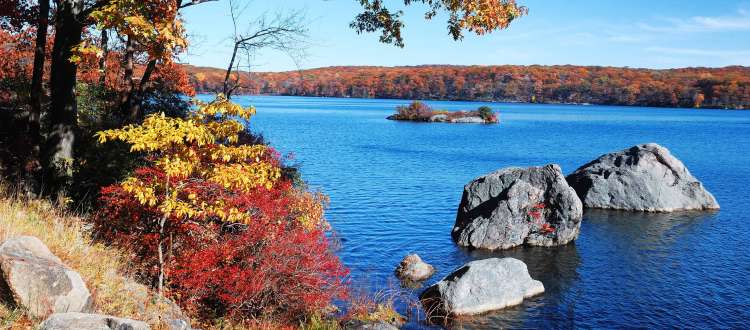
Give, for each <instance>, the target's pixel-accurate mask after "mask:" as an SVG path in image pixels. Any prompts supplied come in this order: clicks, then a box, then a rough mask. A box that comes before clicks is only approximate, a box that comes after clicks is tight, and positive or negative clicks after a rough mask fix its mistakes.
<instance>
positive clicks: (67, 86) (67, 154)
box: [42, 0, 84, 193]
mask: <svg viewBox="0 0 750 330" xmlns="http://www.w3.org/2000/svg"><path fill="white" fill-rule="evenodd" d="M83 4H84V0H61V1H59V3H58V8H57V15H56V17H55V44H54V46H53V48H52V59H51V66H52V68H51V77H50V89H51V105H50V108H51V111H50V114H49V119H50V131H49V134H48V136H47V141H46V142H45V145H44V150H43V152H42V154H43V155H42V166H43V170H44V172H45V178H46V180H45V182H46V183H47V184H49V185H50V186H49V188H50V191H49V192H51V193H59V192H61V191H62V190H63V189H64V187H65V185H66V184H68V183H69V182H70V179H71V177H72V172H71V169H70V166H69V165H70V164H71V162H72V161H73V156H74V154H73V152H74V147H75V142H76V133H77V132H76V131H77V104H76V94H75V88H76V73H77V70H78V67H77V65H76V63H73V62H71V61H70V58H71V56H72V55H73V54H72V49H73V47H74V46H75V45H78V44H79V43H80V42H81V34H82V33H83V21H84V19H82V17H79V15H80V14H81V13H82V11H83Z"/></svg>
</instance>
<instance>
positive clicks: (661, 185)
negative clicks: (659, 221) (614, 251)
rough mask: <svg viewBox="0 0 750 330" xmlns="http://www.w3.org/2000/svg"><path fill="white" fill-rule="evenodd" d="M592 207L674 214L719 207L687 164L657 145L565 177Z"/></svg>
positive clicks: (600, 160) (619, 154) (614, 156)
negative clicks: (678, 211)
mask: <svg viewBox="0 0 750 330" xmlns="http://www.w3.org/2000/svg"><path fill="white" fill-rule="evenodd" d="M567 181H568V183H569V184H570V185H571V186H572V187H573V189H575V190H576V192H577V193H578V196H580V198H581V201H582V202H583V205H584V206H585V207H588V208H600V209H618V210H630V211H649V212H671V211H677V210H709V209H718V208H719V204H718V203H717V202H716V199H715V198H714V196H713V195H712V194H711V193H709V192H708V191H707V190H706V189H705V188H704V187H703V184H701V182H699V181H698V179H696V178H695V177H693V175H691V174H690V172H689V171H688V169H687V168H686V167H685V165H684V164H683V163H682V162H681V161H680V160H679V159H677V158H675V157H674V156H672V154H671V153H670V152H669V150H667V148H664V147H662V146H660V145H658V144H655V143H649V144H641V145H637V146H633V147H630V148H628V149H625V150H622V151H619V152H613V153H609V154H605V155H602V156H600V157H599V158H597V159H595V160H593V161H591V162H590V163H588V164H586V165H583V166H582V167H580V168H579V169H577V170H576V171H575V172H573V173H572V174H570V175H568V177H567Z"/></svg>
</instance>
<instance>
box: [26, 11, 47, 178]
mask: <svg viewBox="0 0 750 330" xmlns="http://www.w3.org/2000/svg"><path fill="white" fill-rule="evenodd" d="M48 26H49V0H42V1H39V17H38V20H37V32H36V45H35V47H34V67H33V71H32V75H31V111H30V112H29V115H28V123H27V125H28V126H27V129H26V133H27V137H28V139H29V145H30V147H31V148H30V150H29V155H30V157H29V159H28V164H27V166H26V169H27V170H26V171H27V172H26V176H27V178H28V180H29V181H30V182H29V183H28V184H29V187H28V188H29V189H30V190H32V191H33V192H37V189H38V188H39V187H37V182H35V181H36V180H34V175H33V173H32V172H34V171H35V170H36V168H37V166H38V165H37V162H38V160H39V144H40V141H41V136H40V124H39V118H40V116H41V113H42V101H43V99H44V87H43V84H42V83H43V81H44V60H45V55H46V49H47V28H48ZM29 165H31V166H29Z"/></svg>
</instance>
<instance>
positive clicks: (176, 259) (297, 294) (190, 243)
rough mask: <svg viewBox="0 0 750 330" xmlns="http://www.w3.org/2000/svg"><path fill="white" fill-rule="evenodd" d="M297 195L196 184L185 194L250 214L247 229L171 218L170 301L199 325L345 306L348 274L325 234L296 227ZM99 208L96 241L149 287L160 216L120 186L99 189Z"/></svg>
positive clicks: (279, 186)
mask: <svg viewBox="0 0 750 330" xmlns="http://www.w3.org/2000/svg"><path fill="white" fill-rule="evenodd" d="M273 157H277V156H273ZM134 176H136V177H138V178H139V179H141V180H144V181H150V180H158V181H162V180H163V176H164V173H162V172H160V171H158V170H156V169H154V168H140V169H138V170H136V172H135V173H134ZM295 189H299V188H295V187H294V186H293V185H292V184H291V183H290V182H288V181H279V182H277V183H276V184H275V185H274V187H273V188H272V189H269V190H267V189H265V188H259V189H256V190H254V191H252V192H250V193H244V194H243V193H237V192H234V191H229V190H226V189H224V188H222V187H220V186H218V185H215V184H210V183H206V182H198V181H195V182H192V183H191V184H190V186H188V187H185V188H183V190H182V191H183V193H185V194H195V195H196V196H197V198H198V199H222V200H224V201H226V204H227V206H226V207H227V208H229V207H234V208H237V209H239V210H241V211H243V212H246V213H248V214H252V221H250V222H249V223H248V224H237V223H234V224H232V223H223V222H221V221H219V220H218V219H213V218H208V219H185V218H181V219H178V218H174V217H171V218H169V219H168V221H167V222H166V226H165V232H166V233H167V234H166V236H168V237H169V238H168V239H167V242H166V246H167V249H166V250H167V256H166V260H167V263H166V266H165V273H166V276H167V280H168V285H167V286H168V288H169V294H170V295H171V296H173V298H174V299H175V300H177V301H178V302H180V303H181V304H182V305H183V307H185V308H187V309H188V310H190V311H193V312H196V315H200V316H201V317H206V318H211V317H229V318H232V319H240V320H242V319H247V318H274V319H276V320H280V321H284V322H288V323H289V324H296V322H297V321H298V320H299V318H300V317H304V316H306V315H309V314H311V313H314V312H316V311H320V310H321V309H323V308H325V307H327V306H328V305H329V304H331V302H332V300H333V299H338V298H344V297H345V295H346V285H345V284H346V283H345V277H346V275H347V270H346V268H345V267H344V266H343V265H342V263H341V262H340V260H339V259H338V257H337V256H336V255H335V254H334V253H333V251H332V249H331V247H330V246H329V243H328V239H327V237H326V234H325V231H324V228H321V227H319V226H318V227H311V228H308V227H306V226H304V225H303V224H301V223H300V222H298V221H296V220H295V219H296V218H297V217H298V216H299V214H298V213H299V212H300V210H299V209H298V208H297V207H295V205H296V203H297V202H298V201H299V198H300V197H299V194H298V192H297V191H295ZM99 203H100V209H99V212H97V214H96V215H95V217H94V229H95V231H96V232H97V233H98V235H99V238H100V239H101V240H103V241H106V242H112V243H113V244H115V245H119V246H121V247H124V248H127V249H128V250H129V251H131V252H132V253H133V255H134V258H132V260H138V262H137V263H138V265H137V266H139V267H138V269H139V275H140V276H141V279H142V280H143V281H144V282H149V283H152V284H155V283H156V279H157V277H158V274H159V271H158V259H157V257H156V256H157V254H156V249H157V244H158V239H159V234H158V231H159V228H158V226H157V222H156V221H153V219H159V218H160V217H161V213H160V211H159V210H158V209H157V208H155V207H148V206H143V205H141V204H140V203H139V202H138V200H137V199H136V198H135V197H134V196H133V195H132V194H130V193H128V192H126V191H124V190H123V188H122V187H121V186H120V185H113V186H109V187H105V188H103V189H102V191H101V196H100V198H99Z"/></svg>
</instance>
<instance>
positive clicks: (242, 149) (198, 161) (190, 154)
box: [97, 95, 281, 293]
mask: <svg viewBox="0 0 750 330" xmlns="http://www.w3.org/2000/svg"><path fill="white" fill-rule="evenodd" d="M197 105H198V107H197V109H196V110H195V111H194V112H193V113H192V114H191V115H190V116H188V117H187V118H171V117H167V116H165V115H164V114H163V113H161V114H153V115H149V116H147V117H146V118H145V119H144V121H143V123H142V124H139V125H128V126H125V127H123V128H121V129H114V130H107V131H102V132H98V133H97V137H98V138H99V142H100V143H105V142H107V141H112V140H119V141H123V142H126V143H128V144H130V145H131V148H130V150H131V151H132V152H140V153H145V154H146V156H147V159H148V160H149V161H150V162H151V163H152V165H153V167H155V168H156V169H157V170H158V172H159V173H163V174H164V175H163V176H158V177H156V178H154V179H150V180H144V179H143V178H140V177H137V176H132V177H129V178H127V179H125V180H124V181H123V182H122V183H121V186H122V187H123V189H124V190H125V191H127V192H128V193H131V194H132V195H133V196H135V197H136V198H137V199H138V201H139V202H140V203H141V204H142V205H144V206H147V207H156V208H158V210H159V211H160V212H159V213H161V218H160V219H153V220H154V221H158V228H159V241H158V254H159V255H158V257H159V280H158V287H159V292H160V293H162V291H163V285H164V247H163V243H164V238H165V237H164V226H165V224H166V221H167V220H168V219H170V218H176V219H181V218H182V219H206V218H209V217H213V218H217V219H220V220H221V221H226V222H236V223H243V222H247V221H250V220H249V219H251V215H250V214H245V212H242V211H240V210H238V209H237V208H235V207H231V206H228V205H227V203H226V200H225V199H223V198H210V197H209V196H206V195H198V194H195V193H191V191H190V190H189V189H187V188H188V187H189V186H190V184H191V183H194V182H205V183H209V184H214V185H217V186H220V187H222V188H223V189H226V190H228V191H236V192H250V191H251V190H253V189H258V188H266V189H271V187H272V186H273V185H274V183H275V182H276V181H277V180H278V179H279V178H280V177H281V169H280V167H279V164H278V162H274V161H273V157H270V155H269V153H270V151H269V149H268V147H266V146H265V145H244V144H239V143H238V140H239V134H240V133H241V132H242V131H244V130H245V125H244V124H243V122H242V121H241V120H249V119H250V117H251V116H253V115H254V114H255V108H253V107H247V108H244V107H242V106H240V105H237V104H235V103H232V102H230V101H229V100H227V99H226V98H225V97H224V96H223V95H218V96H217V98H216V99H215V100H214V101H212V102H209V103H203V102H197Z"/></svg>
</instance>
